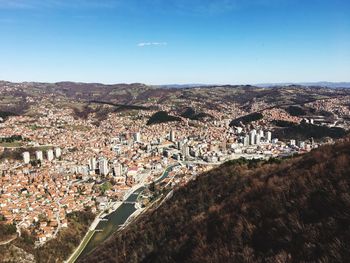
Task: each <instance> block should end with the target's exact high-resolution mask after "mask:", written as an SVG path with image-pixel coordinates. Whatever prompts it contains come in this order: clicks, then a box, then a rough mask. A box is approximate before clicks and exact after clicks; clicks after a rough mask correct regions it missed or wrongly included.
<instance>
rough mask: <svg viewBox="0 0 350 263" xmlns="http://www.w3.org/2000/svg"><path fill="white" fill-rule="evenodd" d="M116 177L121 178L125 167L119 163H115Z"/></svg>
mask: <svg viewBox="0 0 350 263" xmlns="http://www.w3.org/2000/svg"><path fill="white" fill-rule="evenodd" d="M113 171H114V176H116V177H119V176H122V174H123V166H122V165H121V164H120V163H119V162H114V163H113Z"/></svg>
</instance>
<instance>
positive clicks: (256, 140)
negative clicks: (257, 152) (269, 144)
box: [255, 133, 261, 145]
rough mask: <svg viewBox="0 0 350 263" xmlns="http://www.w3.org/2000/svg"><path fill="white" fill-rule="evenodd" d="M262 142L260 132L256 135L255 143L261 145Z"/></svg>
mask: <svg viewBox="0 0 350 263" xmlns="http://www.w3.org/2000/svg"><path fill="white" fill-rule="evenodd" d="M260 142H261V136H260V133H258V134H257V135H255V143H256V144H257V145H260Z"/></svg>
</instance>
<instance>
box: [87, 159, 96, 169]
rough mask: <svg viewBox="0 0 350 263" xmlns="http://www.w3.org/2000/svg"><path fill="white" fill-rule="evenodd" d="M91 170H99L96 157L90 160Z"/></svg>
mask: <svg viewBox="0 0 350 263" xmlns="http://www.w3.org/2000/svg"><path fill="white" fill-rule="evenodd" d="M89 169H90V171H95V170H96V169H97V164H96V158H95V157H92V158H91V159H90V160H89Z"/></svg>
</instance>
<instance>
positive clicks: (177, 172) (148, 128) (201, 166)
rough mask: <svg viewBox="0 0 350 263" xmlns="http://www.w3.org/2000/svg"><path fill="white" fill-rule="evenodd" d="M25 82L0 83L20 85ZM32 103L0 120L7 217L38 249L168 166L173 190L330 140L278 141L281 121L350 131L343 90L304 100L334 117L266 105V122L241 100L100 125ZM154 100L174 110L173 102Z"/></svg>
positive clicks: (148, 201) (47, 101) (141, 202)
mask: <svg viewBox="0 0 350 263" xmlns="http://www.w3.org/2000/svg"><path fill="white" fill-rule="evenodd" d="M21 85H23V84H19V85H15V87H12V86H9V87H6V86H5V87H2V90H3V92H4V91H6V90H7V91H11V92H13V91H14V90H16V89H18V88H23V87H22V86H21ZM25 100H26V101H27V102H29V103H32V105H34V106H31V107H30V108H29V110H27V112H28V113H27V114H25V115H16V116H9V117H6V120H5V119H2V120H1V121H2V122H1V123H0V140H1V142H2V143H1V144H0V147H1V148H0V150H1V151H2V152H3V155H2V161H1V163H0V173H1V175H2V176H1V177H0V192H1V195H0V214H1V216H2V217H3V221H4V223H5V224H14V225H15V226H16V230H17V234H18V235H21V231H28V232H29V233H32V235H33V237H34V238H35V244H36V247H40V246H42V245H44V244H45V243H46V242H47V241H49V240H52V239H55V238H56V237H57V235H58V234H59V233H60V231H61V230H62V229H64V228H67V227H69V224H68V220H67V215H68V214H70V213H72V212H75V211H83V210H85V209H86V208H87V207H88V208H89V209H91V211H92V213H94V214H95V216H96V219H95V221H94V223H93V225H92V226H91V228H90V229H91V230H94V229H95V228H96V226H97V225H98V223H99V222H100V221H101V220H103V217H104V216H106V215H108V214H109V213H112V212H113V211H116V209H117V208H118V207H119V206H120V205H121V204H122V203H123V201H125V200H126V199H127V198H128V197H129V196H130V194H132V192H133V191H134V190H135V189H138V188H139V187H144V186H146V187H147V189H149V188H150V186H151V185H152V182H153V183H154V182H155V181H157V178H159V177H161V176H162V174H163V173H164V171H165V170H166V169H168V168H171V172H170V173H169V176H167V177H166V178H163V179H162V184H163V185H166V186H167V187H170V189H175V188H177V187H180V186H184V185H186V184H187V183H188V182H189V181H190V180H193V179H195V178H196V177H197V176H198V175H199V174H201V173H203V172H205V171H208V170H210V169H212V168H213V167H216V166H219V165H220V164H222V163H225V162H227V161H229V160H237V159H240V158H244V159H262V160H268V159H270V158H287V157H290V156H294V155H298V154H303V153H306V152H309V151H311V150H313V149H316V148H318V147H319V146H320V145H322V144H329V143H332V142H333V139H332V138H330V137H327V138H323V139H322V140H314V139H313V138H312V137H311V138H308V139H305V140H301V139H298V138H290V139H285V138H279V137H278V134H279V133H275V130H276V126H275V125H274V124H273V123H274V122H276V121H280V122H286V123H291V124H294V125H301V124H308V125H314V126H319V127H329V128H332V127H341V128H344V129H348V125H349V121H348V119H346V116H350V109H349V107H348V106H347V105H350V104H349V103H350V96H343V97H342V98H341V99H339V98H331V99H324V100H317V101H314V102H310V103H308V104H306V105H304V106H305V107H309V108H312V109H314V110H315V112H316V113H317V112H329V113H330V114H331V115H332V116H333V117H332V120H333V121H329V119H328V120H327V118H326V117H325V116H322V115H321V116H318V115H317V114H314V115H304V116H296V114H294V115H291V114H290V113H288V112H287V111H286V110H284V109H282V108H269V107H267V109H265V110H263V111H262V112H261V114H262V118H261V119H258V120H253V121H251V122H244V121H242V119H240V118H239V117H242V116H245V115H247V114H248V116H249V114H250V112H254V111H255V109H259V108H262V107H263V106H265V107H266V106H270V105H268V104H266V103H263V102H253V103H252V105H251V107H250V110H249V111H248V112H247V111H242V109H241V107H239V105H235V104H233V105H232V104H222V105H221V106H222V108H224V109H225V111H221V110H220V111H219V110H213V109H212V110H209V111H208V112H209V113H210V115H211V116H213V117H210V118H209V117H205V118H203V119H201V120H191V119H188V118H184V117H180V121H176V122H164V123H158V124H153V125H147V121H148V120H149V118H150V116H152V115H153V114H156V113H157V111H149V110H136V111H135V110H132V111H131V112H130V114H125V112H119V113H118V112H110V113H108V114H107V116H106V117H105V119H104V120H102V121H101V122H100V123H99V125H96V115H95V114H94V113H91V114H89V115H88V116H87V117H86V118H79V117H77V116H76V115H75V114H74V113H75V112H74V109H72V108H71V107H68V106H67V107H57V102H59V99H58V101H54V100H52V99H51V98H50V97H49V98H47V97H43V98H42V100H41V102H40V104H37V103H35V102H34V99H33V98H31V97H30V96H28V97H25ZM152 106H157V107H158V109H160V110H163V111H164V110H165V111H168V112H170V113H173V114H176V111H173V110H172V107H171V106H169V107H165V106H164V105H161V104H152ZM191 106H192V107H198V104H196V103H192V104H191ZM344 117H345V118H344ZM234 119H236V120H238V122H237V121H236V122H235V123H234V122H232V120H234ZM275 134H276V135H275ZM11 152H16V154H17V156H16V158H13V156H12V155H11ZM152 195H154V193H152V192H150V191H144V192H143V194H142V195H140V196H139V197H138V199H137V201H136V202H135V203H134V205H135V209H136V210H137V211H138V213H140V212H142V211H143V210H144V209H145V208H147V207H148V206H150V205H152V200H154V196H152ZM138 213H136V212H135V215H136V214H138ZM13 238H15V237H11V239H13ZM11 239H10V240H11Z"/></svg>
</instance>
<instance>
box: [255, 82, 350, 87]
mask: <svg viewBox="0 0 350 263" xmlns="http://www.w3.org/2000/svg"><path fill="white" fill-rule="evenodd" d="M290 85H300V86H313V87H327V88H350V82H327V81H320V82H300V83H297V82H294V83H293V82H286V83H263V84H256V85H255V86H257V87H265V88H267V87H276V86H290Z"/></svg>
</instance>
